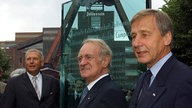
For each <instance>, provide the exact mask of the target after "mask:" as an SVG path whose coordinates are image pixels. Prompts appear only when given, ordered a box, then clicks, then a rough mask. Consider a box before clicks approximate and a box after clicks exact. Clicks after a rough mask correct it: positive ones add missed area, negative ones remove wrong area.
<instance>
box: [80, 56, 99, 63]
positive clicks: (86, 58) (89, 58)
mask: <svg viewBox="0 0 192 108" xmlns="http://www.w3.org/2000/svg"><path fill="white" fill-rule="evenodd" d="M94 58H96V57H94V56H93V55H85V56H79V57H77V60H78V62H79V63H80V62H82V60H83V59H84V60H86V61H91V60H92V59H94Z"/></svg>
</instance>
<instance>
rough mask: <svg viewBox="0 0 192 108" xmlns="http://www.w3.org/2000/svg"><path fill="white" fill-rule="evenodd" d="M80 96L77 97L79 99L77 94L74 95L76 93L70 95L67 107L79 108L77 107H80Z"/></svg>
mask: <svg viewBox="0 0 192 108" xmlns="http://www.w3.org/2000/svg"><path fill="white" fill-rule="evenodd" d="M80 98H81V97H80V96H79V97H77V98H75V93H74V91H73V92H72V93H70V94H69V95H68V99H67V100H68V103H67V104H68V106H67V108H77V106H78V104H79V101H80Z"/></svg>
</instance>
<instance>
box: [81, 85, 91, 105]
mask: <svg viewBox="0 0 192 108" xmlns="http://www.w3.org/2000/svg"><path fill="white" fill-rule="evenodd" d="M88 91H89V90H88V88H87V87H85V88H84V89H83V93H82V95H81V99H80V103H81V102H82V101H83V99H84V98H85V96H86V95H87V93H88Z"/></svg>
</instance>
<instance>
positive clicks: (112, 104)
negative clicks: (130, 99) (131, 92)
mask: <svg viewBox="0 0 192 108" xmlns="http://www.w3.org/2000/svg"><path fill="white" fill-rule="evenodd" d="M126 107H127V103H126V99H125V95H124V93H123V91H122V90H121V88H120V87H118V86H117V85H116V84H115V82H113V81H112V80H111V78H110V77H109V76H106V77H104V78H102V79H100V80H99V81H98V82H97V83H96V84H95V85H94V86H93V87H92V88H91V90H90V91H89V92H88V94H87V95H86V97H85V98H84V100H83V101H82V102H81V103H80V104H79V105H78V107H77V108H126Z"/></svg>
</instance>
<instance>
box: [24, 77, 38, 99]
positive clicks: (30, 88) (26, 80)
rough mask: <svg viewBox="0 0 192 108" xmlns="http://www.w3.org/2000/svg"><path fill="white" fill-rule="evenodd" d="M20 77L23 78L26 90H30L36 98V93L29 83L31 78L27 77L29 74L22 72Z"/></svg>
mask: <svg viewBox="0 0 192 108" xmlns="http://www.w3.org/2000/svg"><path fill="white" fill-rule="evenodd" d="M22 79H23V83H24V86H25V87H26V88H27V90H29V92H31V93H32V94H33V95H34V97H36V98H38V97H37V94H36V92H35V89H34V87H33V85H32V83H31V80H30V79H29V76H28V75H27V73H24V74H23V75H22Z"/></svg>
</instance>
